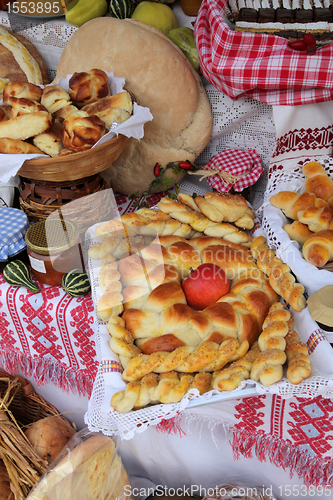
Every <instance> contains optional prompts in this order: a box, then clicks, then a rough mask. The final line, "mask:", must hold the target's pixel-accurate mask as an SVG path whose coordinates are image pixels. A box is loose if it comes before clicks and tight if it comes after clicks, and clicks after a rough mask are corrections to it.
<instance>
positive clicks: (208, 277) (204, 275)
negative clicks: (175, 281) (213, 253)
mask: <svg viewBox="0 0 333 500" xmlns="http://www.w3.org/2000/svg"><path fill="white" fill-rule="evenodd" d="M182 288H183V291H184V293H185V297H186V301H187V303H188V305H189V306H190V307H193V308H194V309H205V308H206V307H208V306H210V305H211V304H215V302H217V301H218V299H220V298H221V297H222V296H223V295H225V294H226V293H228V292H229V290H230V282H229V279H228V277H227V275H226V274H225V272H224V271H223V269H222V268H221V267H219V266H217V265H216V264H209V263H207V264H201V265H200V266H198V267H197V268H196V269H195V270H194V271H192V272H191V273H190V274H189V275H188V276H187V277H186V278H185V279H184V280H183V283H182Z"/></svg>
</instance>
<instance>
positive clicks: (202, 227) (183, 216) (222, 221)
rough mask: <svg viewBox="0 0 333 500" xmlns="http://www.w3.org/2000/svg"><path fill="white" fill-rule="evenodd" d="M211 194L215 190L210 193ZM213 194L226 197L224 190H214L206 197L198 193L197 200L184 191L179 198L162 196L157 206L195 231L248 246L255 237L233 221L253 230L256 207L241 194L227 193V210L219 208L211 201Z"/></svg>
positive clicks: (225, 205) (225, 204) (225, 199)
mask: <svg viewBox="0 0 333 500" xmlns="http://www.w3.org/2000/svg"><path fill="white" fill-rule="evenodd" d="M209 193H211V195H210V196H209ZM213 195H221V200H222V193H212V192H211V191H208V192H207V193H206V194H205V197H202V196H197V197H196V198H194V199H193V198H192V197H191V196H189V195H187V194H184V193H181V194H179V195H178V201H175V200H172V199H171V198H162V199H161V200H160V202H159V203H158V204H157V206H158V208H159V209H160V210H161V211H162V212H164V213H166V214H168V215H169V216H171V217H172V218H173V219H176V220H178V221H180V222H183V223H185V224H189V225H190V226H191V227H192V228H193V229H194V230H195V231H201V232H203V233H204V234H206V235H207V236H217V237H220V238H226V239H228V241H233V242H234V243H239V244H243V245H248V244H249V242H250V241H251V240H252V238H251V236H250V235H248V234H247V233H246V232H245V231H242V230H240V229H237V227H235V226H233V225H232V224H229V222H234V223H235V225H236V226H238V227H241V228H242V229H252V228H253V226H254V221H253V219H254V214H253V210H252V209H251V208H250V207H249V206H248V205H247V203H246V200H245V199H244V198H243V197H242V196H241V195H237V196H238V198H234V197H235V196H236V195H231V194H229V193H223V195H225V196H226V198H224V197H223V201H224V203H223V207H224V209H222V207H220V210H217V208H216V206H217V205H214V203H213V202H212V201H211V198H212V196H213ZM228 201H229V203H228ZM215 212H216V213H215Z"/></svg>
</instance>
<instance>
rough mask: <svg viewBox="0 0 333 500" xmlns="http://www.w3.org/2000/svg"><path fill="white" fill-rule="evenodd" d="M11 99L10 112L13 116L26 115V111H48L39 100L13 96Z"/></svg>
mask: <svg viewBox="0 0 333 500" xmlns="http://www.w3.org/2000/svg"><path fill="white" fill-rule="evenodd" d="M9 100H10V103H11V105H12V110H11V113H10V117H11V118H16V116H20V115H24V114H26V113H38V112H39V111H46V112H47V109H46V107H45V106H43V104H41V103H40V102H38V101H31V100H30V99H25V98H24V97H11V98H10V99H9Z"/></svg>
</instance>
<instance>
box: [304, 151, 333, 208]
mask: <svg viewBox="0 0 333 500" xmlns="http://www.w3.org/2000/svg"><path fill="white" fill-rule="evenodd" d="M303 174H304V175H305V177H307V179H306V180H305V189H306V191H308V192H309V193H314V194H315V195H316V196H317V198H321V199H323V200H325V201H327V202H328V204H329V206H330V207H331V208H333V179H331V178H330V177H329V175H328V174H327V172H326V170H325V169H324V167H323V166H322V165H321V164H320V163H319V162H317V161H310V162H308V163H306V164H305V165H304V166H303Z"/></svg>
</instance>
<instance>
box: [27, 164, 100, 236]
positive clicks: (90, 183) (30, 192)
mask: <svg viewBox="0 0 333 500" xmlns="http://www.w3.org/2000/svg"><path fill="white" fill-rule="evenodd" d="M21 180H22V183H21V184H22V185H21V187H20V198H19V202H20V208H21V210H23V211H24V212H25V213H26V214H27V216H28V218H29V220H31V221H39V220H45V219H46V218H47V217H48V216H49V215H50V214H52V212H54V211H55V210H58V211H59V210H60V209H63V207H64V206H65V205H67V208H66V210H65V215H66V218H70V220H72V221H73V222H74V223H75V224H76V225H77V226H78V227H80V226H84V227H86V226H87V225H88V227H89V226H90V225H91V224H93V223H95V221H97V222H98V220H99V215H100V213H101V212H103V216H105V215H106V214H105V211H106V208H107V207H108V206H109V205H106V204H103V203H102V198H103V194H102V193H101V196H100V198H99V202H98V203H91V202H90V199H89V198H87V199H86V200H82V204H80V207H79V208H78V206H77V205H76V206H75V207H73V210H71V208H70V206H69V205H68V204H69V203H70V202H73V201H74V200H78V199H80V198H84V197H86V196H88V195H90V194H93V193H99V192H102V191H104V190H105V188H106V182H105V180H104V179H103V178H102V177H101V176H100V174H95V175H92V176H90V177H86V178H84V179H77V180H75V181H66V182H49V181H38V180H31V179H25V178H22V179H21ZM72 212H73V213H72Z"/></svg>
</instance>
